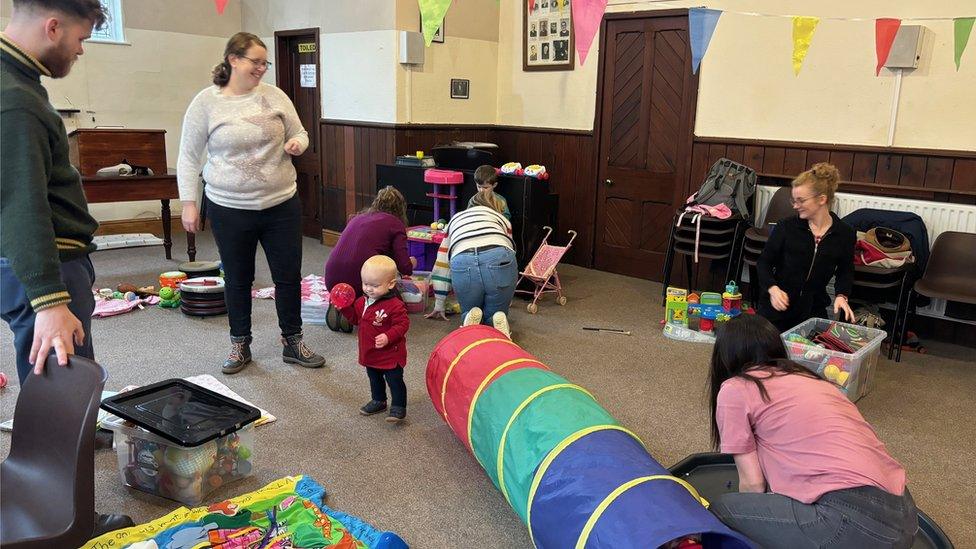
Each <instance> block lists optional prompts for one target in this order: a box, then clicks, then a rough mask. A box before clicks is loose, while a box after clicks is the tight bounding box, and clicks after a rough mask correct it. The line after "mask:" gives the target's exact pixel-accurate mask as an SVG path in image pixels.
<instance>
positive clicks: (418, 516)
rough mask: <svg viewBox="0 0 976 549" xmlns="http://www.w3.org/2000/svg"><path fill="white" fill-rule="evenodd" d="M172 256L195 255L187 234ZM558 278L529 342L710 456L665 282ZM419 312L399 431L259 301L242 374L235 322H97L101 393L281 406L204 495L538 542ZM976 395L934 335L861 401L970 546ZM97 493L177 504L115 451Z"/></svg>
mask: <svg viewBox="0 0 976 549" xmlns="http://www.w3.org/2000/svg"><path fill="white" fill-rule="evenodd" d="M199 240H200V243H199V244H198V249H199V252H198V259H209V258H214V257H215V256H216V253H215V248H214V245H213V241H212V239H211V238H210V237H209V235H208V234H205V235H204V236H203V237H202V238H200V239H199ZM174 250H176V251H177V252H176V253H177V256H178V257H185V242H184V241H183V240H182V239H181V237H179V236H177V237H176V242H175V243H174ZM328 251H329V249H328V248H325V247H322V246H320V245H319V244H318V243H317V242H315V241H314V240H311V239H307V240H306V245H305V260H304V269H303V271H304V272H305V273H306V274H308V273H321V272H322V269H323V263H324V261H325V258H326V257H327V255H328ZM93 259H94V262H95V267H96V270H97V272H98V285H99V286H113V287H114V286H115V285H116V284H118V283H119V282H123V281H124V282H131V283H134V284H137V285H144V284H152V283H155V279H156V277H157V276H158V274H159V273H160V272H162V271H166V270H171V269H174V268H176V265H177V263H178V261H176V260H174V261H166V260H165V259H163V253H162V249H161V248H158V247H157V248H141V249H127V250H110V251H104V252H98V253H96V254H95V255H94V256H93ZM560 272H561V274H562V280H563V284H564V287H565V288H566V293H567V295H568V296H569V303H568V304H567V305H566V306H565V307H559V306H557V305H555V304H554V303H553V302H552V298H551V297H550V298H549V299H547V300H545V301H544V302H543V303H542V304H541V306H540V307H539V313H538V314H537V315H529V314H528V313H526V312H525V308H524V302H522V301H519V300H516V302H515V304H514V306H513V312H512V325H513V329H514V330H515V332H516V334H515V335H516V338H517V341H518V342H519V343H520V344H521V345H522V346H524V347H525V348H526V349H528V350H529V351H530V352H532V353H533V354H535V355H536V356H538V357H540V358H541V359H542V360H543V362H545V363H547V364H548V365H550V366H551V367H552V368H553V369H554V370H555V371H556V372H558V373H560V374H561V375H563V376H565V377H567V378H569V379H570V380H572V381H573V382H574V383H578V384H579V385H582V386H583V387H586V388H587V389H589V390H590V391H592V392H593V394H594V395H595V396H596V398H597V399H598V400H599V401H600V402H601V403H602V404H603V405H604V406H605V407H606V408H607V409H608V410H610V412H611V413H613V414H614V415H615V416H616V417H617V418H618V419H619V420H620V422H621V423H622V424H623V425H626V426H628V427H629V428H631V429H632V430H634V431H635V432H636V433H637V434H638V435H639V436H640V437H641V439H643V440H644V441H645V443H647V445H648V447H649V449H650V451H651V453H652V454H653V455H654V456H655V457H656V458H657V459H658V461H660V462H661V463H662V464H664V465H665V466H667V465H670V464H672V463H674V462H677V461H678V460H680V459H681V458H683V457H685V456H687V455H688V454H691V453H693V452H701V451H706V450H708V421H707V419H708V418H707V412H706V405H705V400H704V392H703V389H704V383H705V376H706V371H707V364H708V358H709V353H710V347H709V346H706V345H695V344H688V343H677V342H673V341H671V340H668V339H666V338H664V337H663V336H662V334H661V330H660V327H659V325H658V320H659V319H660V318H661V317H662V315H663V311H662V308H661V307H660V306H659V301H658V297H657V296H659V295H660V285H658V284H655V283H652V282H647V281H644V280H638V279H634V278H627V277H622V276H616V275H612V274H607V273H601V272H597V271H593V270H587V269H582V268H577V267H572V266H564V267H561V269H560ZM267 285H270V275H269V273H268V269H267V266H266V264H265V263H264V258H263V256H261V255H259V259H258V275H257V282H256V286H258V287H263V286H267ZM411 320H412V327H411V330H410V332H409V334H408V345H409V352H410V360H409V365H408V367H407V370H406V372H407V373H406V379H407V386H408V391H409V405H408V421H407V422H406V424H404V425H400V426H391V425H388V424H386V423H385V422H384V421H383V418H382V417H381V416H374V417H369V418H364V417H361V416H360V415H359V413H358V408H359V406H360V405H362V404H363V403H364V402H365V401H366V400H368V398H369V389H368V383H367V379H366V375H365V373H364V372H363V369H362V368H361V367H360V366H359V365H358V364H357V363H356V358H357V355H356V339H355V335H345V334H341V335H340V334H335V333H332V332H330V331H328V330H327V329H325V328H324V327H319V326H309V327H307V328H306V336H307V340H308V342H309V343H310V344H311V345H312V347H313V348H315V349H316V350H318V351H319V352H321V353H323V354H324V355H325V356H326V357H327V358H328V367H326V368H323V369H321V370H305V369H302V368H299V367H294V366H290V365H286V364H284V363H282V362H281V358H280V353H281V350H280V349H281V347H280V345H279V343H278V336H277V334H278V331H277V325H276V320H275V313H274V304H273V302H271V301H256V302H255V303H254V332H255V343H254V346H253V349H254V352H255V360H256V362H257V363H256V364H253V365H252V366H250V367H249V368H248V369H247V370H245V371H244V372H242V373H240V374H238V375H236V376H230V377H228V376H221V375H220V373H219V371H218V364H219V363H220V362H221V361H222V360H223V358H224V357H225V356H226V352H227V350H228V340H227V324H226V323H227V320H226V318H224V317H217V318H211V319H206V320H200V319H192V318H189V317H186V316H183V315H182V314H180V313H179V312H177V311H173V310H161V309H156V308H154V309H151V310H145V311H135V312H133V313H130V314H127V315H124V316H119V317H114V318H109V319H95V320H94V321H93V331H94V337H95V348H96V355H97V357H98V360H99V362H100V363H101V364H103V365H104V366H105V367H106V368H107V369H108V371H109V376H110V377H109V381H108V385H107V388H110V389H118V388H121V387H123V386H125V385H128V384H147V383H151V382H155V381H159V380H161V379H166V378H170V377H185V376H189V375H193V374H201V373H211V374H214V375H215V376H216V377H218V378H220V379H221V380H222V381H223V382H224V383H226V384H227V385H228V386H229V387H230V388H232V389H233V390H235V391H237V392H238V393H240V394H241V395H243V396H245V397H246V398H249V399H251V400H252V401H253V402H255V403H256V404H258V405H260V406H263V407H265V408H267V409H268V410H270V411H271V412H272V413H274V414H275V415H277V416H278V422H276V423H273V424H271V425H267V426H262V427H258V428H257V430H256V434H257V437H256V438H257V442H256V449H255V456H256V457H255V471H254V473H255V474H254V476H253V477H252V478H250V479H246V480H243V481H240V482H238V483H235V484H231V485H229V486H225V487H222V488H221V489H220V490H218V491H217V492H215V493H214V494H213V496H212V497H211V498H210V500H208V501H217V500H219V499H223V498H227V497H232V496H234V495H237V494H241V493H243V492H246V491H250V490H254V489H256V488H259V487H261V486H263V485H264V484H265V483H267V482H270V481H272V480H274V479H276V478H279V477H281V476H284V475H294V474H300V473H304V474H308V475H311V476H312V477H314V478H315V479H316V480H318V481H319V482H320V483H322V484H323V485H324V486H325V487H326V489H327V491H328V493H329V495H328V503H329V505H332V506H334V507H336V508H338V509H341V510H343V511H346V512H348V513H352V514H355V515H358V516H360V517H363V518H364V519H365V520H367V521H369V522H371V523H373V524H374V525H376V526H377V527H379V528H381V529H388V530H392V531H395V532H397V533H399V534H400V535H401V536H403V538H404V539H405V540H407V541H408V542H409V543H410V544H411V545H412V546H414V547H418V548H427V547H433V548H441V547H451V546H465V547H489V546H492V547H529V546H530V543H529V537H528V535H527V533H526V531H525V528H524V527H523V526H522V525H521V523H520V522H519V519H518V517H517V516H516V515H515V514H514V513H513V512H512V511H511V510H510V508H509V507H508V505H507V504H506V503H505V500H504V498H503V497H502V495H501V494H500V493H499V492H498V491H497V490H495V488H494V487H493V486H492V484H491V482H490V481H489V480H488V478H487V476H485V474H484V473H483V472H482V470H481V469H480V467H479V466H478V465H477V463H476V461H475V460H474V459H473V458H472V457H471V456H470V455H469V454H468V453H467V452H466V451H465V449H464V447H463V446H462V445H461V443H460V442H459V441H458V440H457V439H456V438H455V437H454V435H453V434H452V433H451V431H450V429H448V427H447V426H446V425H445V424H444V422H443V421H442V420H441V418H440V417H439V416H438V415H437V414H436V413H435V412H434V409H433V407H432V406H431V403H430V400H429V398H428V397H427V394H426V385H425V381H424V369H425V366H426V359H427V357H428V356H429V354H430V352H431V350H432V348H433V346H434V345H435V344H436V343H437V341H439V340H440V338H441V337H443V336H444V335H445V334H446V333H447V332H448V331H449V330H450V329H451V328H452V327H453V326H456V325H457V321H456V320H455V321H454V322H451V323H441V322H435V321H430V320H424V319H423V317H421V316H419V315H412V316H411ZM583 326H607V327H617V328H625V329H628V330H633V332H634V335H633V336H632V337H627V336H621V335H612V334H606V333H593V332H584V331H582V330H581V328H582V327H583ZM0 332H2V334H3V335H2V337H0V352H2V361H0V362H2V371H3V372H5V373H6V374H7V375H8V376H10V377H11V378H12V379H13V380H14V382H13V383H12V385H13V386H12V387H9V388H7V389H5V390H3V391H2V399H0V400H2V409H0V413H2V417H3V418H4V419H6V418H9V417H11V416H12V414H13V406H14V402H15V399H16V395H17V388H16V381H15V380H16V373H15V368H14V364H13V360H12V357H11V354H12V347H11V338H10V334H9V331H8V330H6V329H3V330H0ZM974 394H976V351H974V350H973V349H970V348H962V347H955V346H946V345H941V346H939V345H933V347H932V354H929V355H917V354H913V353H907V354H906V356H905V358H904V360H903V361H902V362H901V363H900V364H895V363H894V362H890V361H887V360H882V361H881V362H880V363H879V365H878V371H877V372H876V376H875V383H874V386H873V388H872V390H871V393H870V394H869V395H867V396H866V397H864V398H863V399H862V400H861V401H860V402H859V403H858V407H859V408H860V409H861V411H862V413H863V414H864V415H865V417H866V418H867V419H868V421H870V422H871V423H872V424H873V425H874V426H875V428H876V429H877V431H878V433H879V435H880V436H881V438H882V440H884V441H885V443H886V444H887V445H888V449H889V450H890V451H891V453H892V454H893V455H894V456H895V457H896V458H897V459H898V460H900V461H901V462H902V463H903V464H904V465H905V466H906V467H907V469H908V475H909V481H910V486H911V489H912V493H913V494H914V496H915V500H916V502H917V503H918V505H919V507H921V508H922V509H924V510H925V511H926V512H927V513H929V514H930V515H931V516H932V517H934V518H935V519H936V520H937V521H938V522H939V523H940V524H941V525H942V527H943V528H944V529H945V530H946V532H948V534H949V536H950V537H952V538H953V540H954V542H955V543H956V546H957V547H974V546H976V522H974V521H973V520H972V517H973V509H974V508H976V482H974V477H973V468H972V464H973V463H974V462H976V456H974V453H976V428H974V423H973V411H974V408H973V395H974ZM810 420H811V421H816V418H810ZM9 441H10V437H9V435H3V436H2V437H0V452H2V455H6V454H7V451H8V448H9V443H10V442H9ZM967 464H968V465H967ZM96 497H97V506H98V508H99V509H100V510H101V511H102V512H109V511H115V512H120V511H124V512H126V513H128V514H130V515H132V517H133V518H134V519H135V520H136V522H141V521H146V520H149V519H152V518H155V517H157V516H160V515H162V514H164V513H166V512H167V511H169V510H171V509H173V508H174V507H175V504H174V503H172V502H169V501H166V500H163V499H159V498H155V497H151V496H147V495H144V494H142V493H140V492H136V491H133V490H128V489H126V488H124V487H123V486H122V484H121V482H120V479H119V476H118V471H117V464H116V456H115V453H114V452H112V451H100V452H98V454H97V456H96ZM966 517H969V518H966Z"/></svg>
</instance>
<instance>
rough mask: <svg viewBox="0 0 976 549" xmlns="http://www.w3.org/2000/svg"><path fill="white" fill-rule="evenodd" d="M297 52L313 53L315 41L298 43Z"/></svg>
mask: <svg viewBox="0 0 976 549" xmlns="http://www.w3.org/2000/svg"><path fill="white" fill-rule="evenodd" d="M298 53H315V42H304V43H299V44H298Z"/></svg>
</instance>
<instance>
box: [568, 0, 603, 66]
mask: <svg viewBox="0 0 976 549" xmlns="http://www.w3.org/2000/svg"><path fill="white" fill-rule="evenodd" d="M571 8H572V11H573V30H574V32H576V38H575V41H576V53H578V54H579V58H580V65H582V64H583V63H585V62H586V54H587V53H589V51H590V45H592V44H593V37H595V36H596V31H597V30H599V28H600V21H602V20H603V12H605V11H606V10H607V0H573V3H572V5H571Z"/></svg>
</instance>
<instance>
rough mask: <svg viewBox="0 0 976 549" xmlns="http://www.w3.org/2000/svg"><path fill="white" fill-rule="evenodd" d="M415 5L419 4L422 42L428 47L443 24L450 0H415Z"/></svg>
mask: <svg viewBox="0 0 976 549" xmlns="http://www.w3.org/2000/svg"><path fill="white" fill-rule="evenodd" d="M417 3H418V4H420V27H421V28H422V29H423V31H424V42H425V43H426V44H427V46H430V43H431V42H432V41H433V40H434V35H435V34H437V29H439V28H441V25H442V24H443V23H444V16H445V15H446V14H447V9H448V8H450V7H451V0H417Z"/></svg>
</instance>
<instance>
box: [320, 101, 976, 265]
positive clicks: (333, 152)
mask: <svg viewBox="0 0 976 549" xmlns="http://www.w3.org/2000/svg"><path fill="white" fill-rule="evenodd" d="M319 131H320V132H321V143H322V144H323V147H322V153H323V154H322V164H323V165H322V174H323V194H324V196H323V201H322V204H323V216H322V219H323V220H324V228H325V229H328V230H331V231H341V230H342V228H343V227H344V226H345V222H346V219H347V218H348V216H349V215H351V214H353V213H355V212H357V211H359V210H360V209H362V208H365V207H366V206H368V205H369V203H370V202H371V201H372V199H373V196H374V195H375V190H374V187H375V185H376V165H377V164H389V163H392V162H393V161H394V159H395V157H396V155H402V154H413V153H415V152H416V151H418V150H422V151H426V152H428V154H429V152H430V150H431V149H432V148H433V147H434V146H435V145H437V144H440V143H446V142H449V141H487V142H491V143H496V144H497V145H498V147H499V152H498V160H499V162H508V161H518V162H521V163H522V164H523V165H527V164H542V165H544V166H546V169H548V170H549V171H550V172H551V176H550V180H549V185H550V187H551V191H552V192H553V193H555V194H556V195H558V199H559V217H558V226H557V227H556V229H557V230H558V231H559V232H560V233H562V234H559V235H557V236H556V238H555V241H556V242H562V238H563V235H564V234H565V231H566V230H569V229H574V230H576V231H577V232H579V237H578V239H577V241H576V243H575V244H574V246H573V250H572V252H571V253H570V255H569V256H567V261H568V262H570V263H573V264H576V265H583V266H587V267H589V266H592V264H593V242H594V238H595V235H594V234H593V230H594V225H595V219H594V217H595V215H596V202H595V201H596V194H597V193H596V164H597V162H596V150H595V147H596V142H595V139H594V137H593V134H592V132H586V131H576V130H560V129H538V128H523V127H512V126H487V125H458V126H444V125H394V124H372V123H368V122H347V121H334V120H325V121H323V122H322V124H321V125H320V129H319ZM722 157H727V158H730V159H732V160H735V161H737V162H742V163H744V164H746V165H748V166H751V167H753V168H755V169H756V170H757V171H758V172H760V173H761V174H763V175H766V176H772V177H774V178H779V179H782V180H783V181H786V180H788V179H791V178H792V177H794V176H796V175H797V174H799V173H800V172H801V171H803V170H805V169H807V168H808V167H810V166H811V165H812V164H815V163H817V162H832V163H833V164H835V165H836V166H837V167H838V169H839V170H840V172H841V176H842V178H843V180H844V182H843V183H842V184H841V190H842V191H847V192H856V193H862V194H874V195H883V196H896V197H903V198H916V199H923V200H936V201H944V202H956V203H963V204H976V152H968V151H938V150H922V149H896V148H884V147H867V146H855V145H827V144H817V143H794V142H777V141H761V140H745V139H728V138H709V137H697V138H695V141H694V147H693V150H692V158H691V169H690V176H689V178H688V181H687V182H686V184H685V189H684V190H683V193H684V195H685V196H687V195H690V194H691V193H692V192H694V191H695V190H697V189H698V186H699V185H700V183H701V181H702V180H703V179H704V177H705V174H706V173H707V172H708V168H709V167H710V166H711V165H712V163H713V162H715V160H718V159H719V158H722ZM347 181H351V182H353V184H352V185H347V184H346V182H347Z"/></svg>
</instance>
